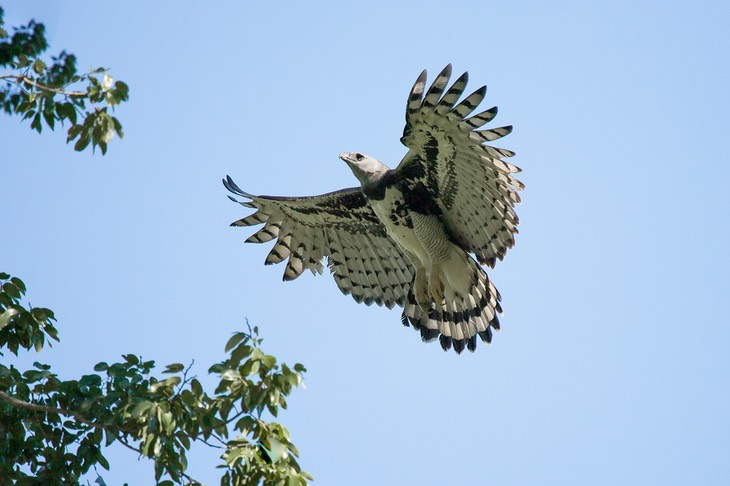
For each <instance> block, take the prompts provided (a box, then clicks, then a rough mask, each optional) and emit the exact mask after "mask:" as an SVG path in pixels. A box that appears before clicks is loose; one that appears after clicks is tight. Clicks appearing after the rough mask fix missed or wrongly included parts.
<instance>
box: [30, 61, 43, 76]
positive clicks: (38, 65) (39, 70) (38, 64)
mask: <svg viewBox="0 0 730 486" xmlns="http://www.w3.org/2000/svg"><path fill="white" fill-rule="evenodd" d="M45 70H46V63H45V62H43V61H41V60H40V59H37V60H36V61H35V62H33V71H35V72H36V74H38V75H39V76H41V75H43V73H44V72H45Z"/></svg>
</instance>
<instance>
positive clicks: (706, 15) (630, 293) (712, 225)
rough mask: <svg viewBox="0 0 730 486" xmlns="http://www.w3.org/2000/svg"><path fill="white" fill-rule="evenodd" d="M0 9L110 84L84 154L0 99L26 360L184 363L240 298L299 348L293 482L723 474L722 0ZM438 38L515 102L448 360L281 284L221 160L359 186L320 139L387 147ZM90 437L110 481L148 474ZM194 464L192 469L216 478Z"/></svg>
mask: <svg viewBox="0 0 730 486" xmlns="http://www.w3.org/2000/svg"><path fill="white" fill-rule="evenodd" d="M4 7H5V10H6V21H7V24H8V25H18V24H19V23H21V22H25V21H27V20H28V19H30V18H36V19H37V20H39V21H42V22H44V23H45V24H46V26H47V28H48V34H49V39H50V41H51V43H52V46H53V51H54V52H57V51H60V50H61V49H67V50H69V51H70V52H73V53H75V54H76V55H77V56H78V59H79V66H80V67H82V68H84V67H87V66H88V67H95V66H98V65H104V66H109V67H111V68H112V75H113V76H115V77H116V78H118V79H122V80H124V81H125V82H127V83H128V84H129V85H130V87H131V91H130V94H131V99H130V101H129V103H127V104H125V105H123V106H122V107H121V108H120V109H119V110H117V115H118V117H119V118H120V120H121V121H122V123H123V124H124V131H125V138H124V140H123V141H121V142H118V141H115V142H113V143H112V145H111V146H110V151H109V154H108V155H107V156H106V157H103V158H102V157H101V156H100V155H98V154H97V155H96V156H92V155H91V154H90V153H88V154H87V153H84V154H77V153H74V152H73V150H72V149H71V147H68V146H65V144H64V138H65V137H64V135H63V133H61V132H57V133H52V134H51V133H44V134H43V135H41V136H38V135H37V134H35V133H34V132H31V131H30V129H29V127H28V126H27V124H21V123H20V122H19V120H18V119H16V118H9V117H2V118H0V142H1V143H2V156H1V157H0V169H1V172H0V176H1V182H0V185H1V186H0V187H2V189H0V191H1V193H0V201H1V202H2V205H3V209H4V210H3V217H2V226H3V228H5V230H4V231H2V237H0V266H2V270H4V271H8V272H10V273H12V274H15V275H18V276H20V277H21V278H23V279H24V280H25V282H26V284H27V285H28V287H29V299H30V301H31V303H33V304H34V305H41V306H47V307H50V308H52V309H54V310H55V311H56V314H57V316H58V318H59V323H58V324H59V326H58V327H59V329H60V332H61V343H59V344H57V345H55V346H54V348H53V349H52V350H48V351H44V352H43V353H42V354H41V355H40V356H35V355H32V356H29V357H28V358H27V359H26V360H25V361H27V362H32V361H33V360H36V359H39V360H40V361H44V362H48V363H51V364H53V366H54V368H55V369H56V370H57V372H58V373H59V374H60V375H61V377H63V378H67V379H70V378H73V377H76V376H78V375H80V374H82V373H85V372H89V371H90V370H91V368H92V367H93V365H94V364H95V363H96V362H98V361H111V360H114V359H115V358H116V357H118V356H119V355H121V354H124V353H130V352H131V353H136V354H141V355H143V356H144V357H145V358H146V359H155V360H157V361H158V363H160V364H165V363H170V362H178V361H182V362H189V361H190V360H191V359H194V360H195V362H196V369H197V372H198V373H199V375H200V376H204V375H205V370H206V369H207V366H208V365H209V364H211V363H213V362H215V361H218V360H220V359H221V357H222V356H223V353H222V351H223V346H224V344H225V342H226V340H227V339H228V337H229V335H230V333H231V332H233V331H235V330H239V329H241V328H242V326H243V323H244V319H245V318H248V319H249V321H250V322H251V323H252V324H256V325H258V326H259V327H260V328H261V329H262V334H263V337H264V338H265V342H264V346H265V350H266V351H268V352H270V353H272V354H274V355H276V356H277V357H279V358H280V359H283V360H285V361H287V362H292V363H293V362H302V363H304V364H305V365H306V366H307V368H308V372H307V374H306V389H303V390H298V391H295V392H294V394H293V396H292V398H291V400H290V401H289V405H290V409H289V410H288V411H286V412H285V413H283V414H282V415H280V420H281V422H282V423H284V425H286V426H287V427H288V428H289V429H290V431H291V432H292V435H293V438H294V442H295V443H296V444H297V446H298V447H299V449H300V451H301V453H302V455H301V463H302V465H303V467H304V468H305V469H306V470H308V471H310V472H311V473H312V474H314V476H315V479H316V482H315V484H318V485H322V486H329V485H341V484H348V485H365V484H422V485H442V484H463V483H467V482H468V483H470V484H509V485H532V484H543V485H552V484H555V485H557V484H560V485H582V484H594V485H603V484H605V485H615V484H637V485H638V484H663V485H672V484H677V485H679V484H703V485H720V484H728V483H730V463H729V462H728V453H729V452H730V372H729V368H730V353H728V350H727V343H728V341H730V312H728V306H727V294H728V291H730V286H729V285H728V283H727V275H728V273H730V257H729V256H728V249H727V246H728V240H729V239H730V224H729V221H728V220H729V219H730V217H729V216H730V160H728V155H727V149H726V147H725V142H726V141H727V131H728V118H727V113H728V110H729V109H730V94H729V92H730V90H729V89H728V86H730V75H729V70H728V66H730V59H729V57H730V56H729V53H730V49H729V48H730V34H729V33H728V30H727V22H726V20H727V18H728V14H730V11H729V9H728V7H727V4H726V2H720V1H716V2H710V1H704V2H703V1H699V2H694V3H691V4H690V3H687V2H675V1H662V2H659V1H645V2H628V1H615V2H561V1H557V2H511V3H510V2H479V3H476V2H448V3H447V2H430V1H426V2H417V3H416V2H402V3H399V4H398V5H393V4H391V3H387V2H367V3H361V4H358V5H347V4H344V2H341V3H339V4H335V3H334V2H332V3H326V2H296V3H293V2H292V3H272V4H270V5H269V4H265V3H263V2H258V3H255V4H251V5H250V6H249V5H248V4H244V3H243V2H219V3H215V4H212V2H211V3H205V4H201V3H198V4H196V5H192V4H187V5H184V4H183V3H180V2H144V3H142V2H138V3H134V2H133V3H131V4H129V5H126V4H125V6H124V7H120V6H118V5H116V4H114V3H108V2H101V3H96V4H94V5H93V7H92V6H91V5H90V4H88V3H86V2H69V1H59V2H53V3H51V2H42V1H30V2H9V3H8V2H5V5H4ZM449 62H451V63H453V65H454V70H455V72H462V71H465V70H468V71H469V73H470V79H471V80H472V81H471V82H472V85H471V87H473V88H477V87H478V86H480V85H481V84H487V85H488V86H489V91H488V94H487V99H486V101H485V105H487V106H486V107H488V106H492V105H494V104H496V105H498V106H499V108H500V114H499V116H498V118H497V120H496V121H495V122H494V123H495V124H496V125H503V124H513V125H514V126H515V130H514V132H513V133H512V134H511V135H509V136H508V137H507V138H505V139H503V140H502V141H501V142H502V143H501V144H500V145H501V146H504V147H506V148H509V149H511V150H514V151H516V152H517V157H516V158H515V159H514V162H515V163H516V164H517V165H519V166H521V167H522V168H523V169H524V173H523V174H521V180H522V181H523V182H525V184H526V185H527V189H526V190H525V191H524V193H523V200H524V202H523V204H522V205H521V206H520V207H518V214H519V216H520V218H521V226H520V235H519V236H518V239H517V245H516V247H515V248H514V249H513V250H512V251H511V252H510V253H509V254H508V255H507V258H506V259H505V261H504V262H502V263H501V264H499V265H498V268H497V269H496V270H494V271H490V276H491V277H492V279H493V281H494V282H495V283H496V285H497V287H498V289H499V290H500V292H501V293H502V296H503V307H504V309H505V315H504V317H503V319H502V331H501V332H500V333H498V334H497V335H496V336H495V339H494V343H493V344H492V346H489V347H487V346H479V348H478V349H477V352H476V353H475V354H469V353H467V354H465V355H462V356H456V355H455V354H454V353H443V352H442V351H441V349H440V348H439V346H438V345H437V344H423V343H421V342H420V339H419V336H418V335H417V334H416V333H415V332H413V331H412V330H410V329H406V328H404V327H402V326H401V324H400V322H399V317H400V313H399V312H398V311H396V310H392V311H389V310H387V309H382V308H377V307H366V306H364V305H359V304H356V303H355V302H354V301H353V300H352V299H351V298H349V297H346V296H343V295H341V294H340V292H339V291H338V290H337V288H336V286H335V284H334V281H333V279H332V278H331V277H329V276H320V277H314V276H312V275H311V274H305V275H303V276H302V277H300V278H299V279H298V280H296V281H294V282H289V283H284V282H282V280H281V276H282V274H283V270H284V268H283V266H282V265H279V266H274V267H265V266H264V265H263V260H264V258H265V255H266V253H267V251H268V248H269V247H270V245H264V246H255V245H249V244H246V245H244V244H243V240H244V239H245V238H246V237H247V236H248V235H249V234H250V231H247V230H242V229H238V228H229V227H228V224H229V223H230V222H231V221H233V220H235V219H238V218H240V217H242V216H243V215H244V214H246V211H245V210H244V209H243V208H241V207H239V206H237V205H235V204H233V203H231V202H230V201H228V199H227V198H226V191H225V189H224V188H223V186H222V184H221V182H220V180H221V178H222V177H223V176H225V175H227V174H230V175H231V176H232V177H233V178H234V179H235V180H236V182H237V183H238V184H239V185H240V186H241V187H242V188H243V189H245V190H247V191H250V192H253V193H259V194H278V195H308V194H316V193H322V192H327V191H330V190H335V189H339V188H342V187H350V186H353V185H355V184H356V180H355V179H354V177H353V176H352V173H351V172H350V170H349V169H348V168H347V167H346V166H345V164H344V163H342V162H341V161H340V160H339V159H338V158H337V155H338V154H339V153H340V152H342V151H360V152H363V153H367V154H369V155H372V156H374V157H376V158H379V159H380V160H382V161H383V162H385V163H386V164H388V165H390V166H391V167H393V166H395V165H397V163H398V162H399V161H400V159H401V157H402V156H403V155H404V154H405V147H403V146H401V145H400V143H399V137H400V134H401V132H402V128H403V116H404V108H405V102H406V98H407V94H408V90H409V88H410V87H411V85H412V83H413V81H414V80H415V78H416V77H417V76H418V74H419V73H420V71H421V70H422V69H423V68H427V69H428V70H429V74H430V79H432V78H433V75H434V74H436V73H437V72H438V71H439V70H440V69H441V68H442V67H443V66H444V65H445V64H447V63H449ZM4 359H8V357H7V356H6V357H5V358H4ZM25 361H22V360H21V363H22V362H25ZM110 458H111V461H112V471H111V472H110V473H107V474H105V476H104V477H105V479H106V480H107V483H108V484H110V485H113V484H122V482H124V481H128V482H130V484H150V482H151V478H152V477H153V476H152V466H151V464H149V463H147V462H144V461H143V462H138V461H137V458H135V457H131V456H130V454H129V451H126V450H124V449H121V448H120V449H119V450H116V449H115V450H114V451H112V452H111V453H110ZM214 459H215V455H210V454H206V453H201V454H197V455H195V456H193V458H192V459H191V464H192V465H191V470H190V473H191V475H193V476H194V477H196V478H199V479H201V480H203V481H205V482H206V483H208V484H216V483H217V481H218V479H217V478H218V475H217V471H216V470H215V469H214V467H213V464H214V463H215V461H214Z"/></svg>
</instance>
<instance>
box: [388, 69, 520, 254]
mask: <svg viewBox="0 0 730 486" xmlns="http://www.w3.org/2000/svg"><path fill="white" fill-rule="evenodd" d="M450 76H451V65H450V64H449V65H448V66H446V68H445V69H444V70H443V71H441V73H440V74H439V75H438V76H437V77H436V80H435V81H434V82H433V84H432V85H431V87H430V88H429V90H428V92H426V94H425V96H424V94H423V93H424V90H425V86H426V71H425V70H424V71H423V72H422V73H421V75H420V76H419V77H418V80H416V83H415V84H414V86H413V89H412V90H411V94H410V96H409V99H408V107H407V110H406V127H405V129H404V131H403V138H401V141H402V142H403V144H404V145H405V146H406V147H408V148H409V149H410V150H409V151H408V153H407V154H406V156H405V157H404V159H403V160H402V161H401V163H400V164H399V165H398V167H397V168H396V169H395V170H396V172H397V173H398V174H399V176H400V177H401V178H402V180H403V181H404V183H406V184H411V185H413V186H415V185H418V184H424V186H425V188H426V190H427V191H428V193H429V194H430V197H431V198H433V199H434V200H435V201H436V202H437V204H438V206H439V208H440V209H441V211H442V213H443V214H442V221H443V222H444V224H445V226H446V229H447V230H448V231H449V233H450V235H451V237H452V238H453V239H454V240H455V241H456V243H458V244H459V246H461V247H462V248H463V249H464V250H466V251H468V252H470V253H474V255H475V256H476V257H477V260H478V261H479V263H482V264H488V265H490V266H494V263H495V260H496V259H497V258H499V259H500V260H501V259H502V258H503V257H504V255H505V253H506V252H507V250H508V249H509V248H511V247H512V246H513V245H514V235H515V233H517V224H518V222H519V221H518V219H517V215H516V214H515V211H514V205H515V203H517V202H519V201H520V197H519V195H518V194H517V191H518V190H521V189H523V188H524V185H523V184H522V183H521V182H519V181H518V180H517V179H515V178H514V177H512V173H515V172H520V169H519V168H517V167H515V166H514V165H512V164H509V163H507V162H505V161H504V160H502V159H503V158H506V157H511V156H513V155H514V152H511V151H509V150H505V149H500V148H495V147H492V146H489V145H486V144H485V143H486V142H490V141H492V140H496V139H499V138H502V137H503V136H505V135H507V134H508V133H510V132H511V131H512V127H511V126H505V127H499V128H493V129H491V130H480V129H479V128H480V127H482V125H484V124H486V123H487V122H489V121H490V120H492V118H494V116H495V115H496V114H497V107H493V108H490V109H488V110H486V111H483V112H481V113H479V114H477V115H474V116H471V117H468V116H469V114H470V113H471V112H472V111H474V109H476V107H477V106H478V105H479V103H481V101H482V100H483V99H484V95H485V93H486V90H487V88H486V86H482V87H481V88H479V89H478V90H476V91H475V92H474V93H472V94H471V95H469V96H467V97H466V98H464V100H462V101H461V102H460V103H458V104H457V101H458V100H459V97H460V96H461V94H462V93H463V92H464V88H465V87H466V83H467V80H468V75H467V73H464V74H463V75H461V77H459V78H458V79H457V80H456V81H455V82H454V84H453V85H452V86H451V87H450V88H449V89H448V90H447V91H446V93H445V94H444V90H445V88H446V85H447V84H448V82H449V78H450Z"/></svg>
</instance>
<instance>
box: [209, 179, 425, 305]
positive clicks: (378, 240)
mask: <svg viewBox="0 0 730 486" xmlns="http://www.w3.org/2000/svg"><path fill="white" fill-rule="evenodd" d="M223 184H224V185H225V186H226V189H228V190H229V191H231V192H232V193H234V194H236V195H238V196H243V197H245V198H248V199H250V201H238V200H236V199H234V198H232V197H231V200H233V201H235V202H238V203H239V204H241V205H242V206H244V207H247V208H253V209H256V210H257V211H256V212H255V213H253V214H250V215H249V216H246V217H245V218H243V219H240V220H238V221H236V222H234V223H232V224H231V226H253V225H257V224H261V223H264V227H263V228H261V229H260V230H258V231H257V232H256V233H254V234H253V235H251V236H250V237H249V238H248V239H247V240H246V242H252V243H264V242H266V241H270V240H273V239H274V238H276V244H275V245H274V247H273V248H272V249H271V252H269V255H268V256H267V257H266V262H265V263H266V264H267V265H271V264H273V263H280V262H282V261H284V260H286V259H287V258H288V259H289V260H288V262H287V265H286V269H285V270H284V280H294V279H295V278H297V277H298V276H299V275H301V274H302V272H303V271H304V270H305V269H309V270H311V271H312V272H313V273H322V270H323V263H322V260H323V258H324V257H326V260H327V266H328V267H329V269H330V271H331V272H332V274H333V276H334V278H335V281H336V282H337V286H338V287H339V288H340V290H341V291H342V292H343V293H345V294H351V295H352V297H353V298H354V299H355V300H356V301H357V302H364V303H365V304H368V305H369V304H371V303H373V302H375V303H377V304H378V305H385V306H387V307H388V308H392V307H393V306H394V305H395V304H398V305H399V306H401V307H402V306H404V305H405V303H406V298H407V296H408V292H409V289H410V285H411V282H412V281H413V271H412V267H411V264H410V262H409V261H408V258H407V257H406V256H405V255H404V254H403V252H402V251H401V249H400V247H399V246H398V245H397V244H396V243H395V241H393V240H392V239H391V238H390V237H389V236H388V234H387V232H386V230H385V226H383V224H382V223H381V222H380V220H379V219H378V217H377V216H376V215H375V213H374V212H373V210H372V209H371V208H370V205H369V204H368V203H367V201H366V199H365V196H364V195H363V194H362V191H361V190H360V188H359V187H358V188H350V189H343V190H341V191H335V192H330V193H328V194H322V195H320V196H309V197H275V196H254V195H252V194H248V193H246V192H244V191H242V190H241V189H240V188H239V187H238V186H237V185H236V184H235V183H234V182H233V180H232V179H231V178H230V177H227V178H226V179H224V180H223ZM229 197H230V196H229Z"/></svg>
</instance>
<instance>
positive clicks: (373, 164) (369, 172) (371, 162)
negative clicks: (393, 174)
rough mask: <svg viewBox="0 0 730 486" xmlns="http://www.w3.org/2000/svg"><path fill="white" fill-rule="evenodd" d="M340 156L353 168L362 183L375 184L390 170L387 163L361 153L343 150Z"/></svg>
mask: <svg viewBox="0 0 730 486" xmlns="http://www.w3.org/2000/svg"><path fill="white" fill-rule="evenodd" d="M340 158H341V159H342V160H344V161H345V162H346V163H347V165H349V166H350V169H352V173H353V174H355V177H357V180H358V181H360V184H362V185H367V184H373V183H375V182H377V181H378V180H380V178H381V177H382V176H383V174H385V173H386V172H388V170H390V169H389V168H388V166H387V165H385V164H384V163H382V162H380V161H379V160H375V159H374V158H372V157H368V156H367V155H363V154H360V153H357V152H355V153H350V152H342V153H341V154H340Z"/></svg>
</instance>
